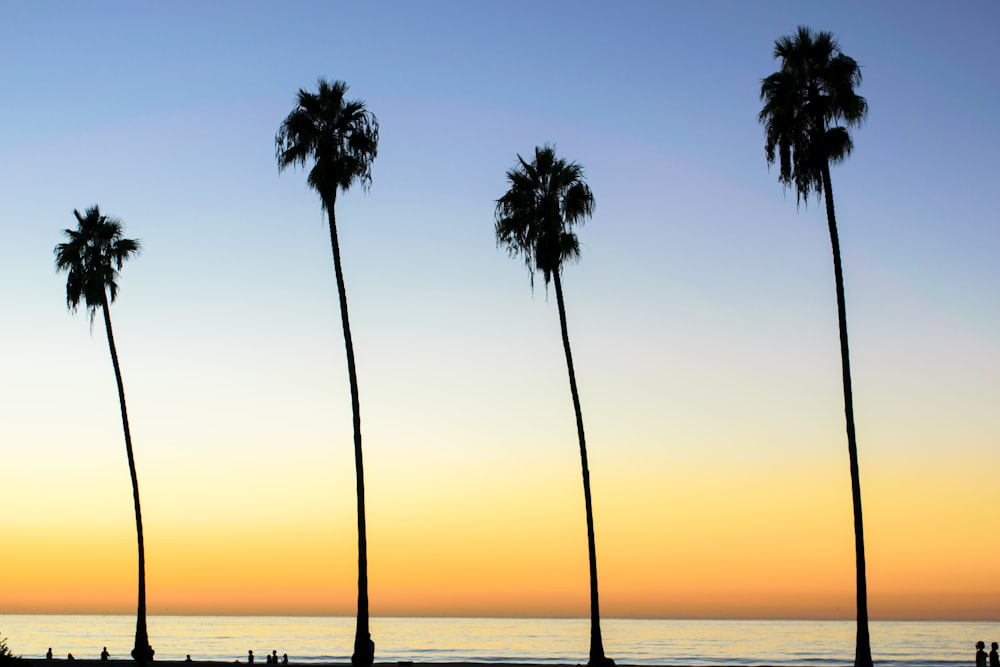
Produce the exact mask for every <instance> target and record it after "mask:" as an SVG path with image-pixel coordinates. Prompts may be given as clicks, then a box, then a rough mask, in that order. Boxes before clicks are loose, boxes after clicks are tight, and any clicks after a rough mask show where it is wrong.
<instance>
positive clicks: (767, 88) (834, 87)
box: [757, 26, 868, 201]
mask: <svg viewBox="0 0 1000 667" xmlns="http://www.w3.org/2000/svg"><path fill="white" fill-rule="evenodd" d="M774 57H775V59H780V60H781V69H780V70H778V71H777V72H775V73H774V74H771V75H770V76H768V77H767V78H766V79H764V80H763V81H762V82H761V86H760V99H761V101H762V102H763V103H764V106H763V108H762V109H761V111H760V114H758V116H757V120H758V121H759V122H760V123H761V124H763V125H764V128H765V133H766V137H767V142H766V144H765V151H766V152H767V163H768V165H771V164H774V162H775V161H777V162H778V164H779V167H780V169H781V172H780V174H779V177H778V178H779V180H780V181H781V183H782V184H783V185H785V186H786V187H791V186H793V185H794V186H795V190H796V198H797V199H798V200H799V201H802V200H804V199H807V198H808V197H809V194H810V193H811V192H813V191H815V192H816V194H817V196H818V195H820V194H821V193H822V192H823V167H824V165H829V164H830V163H831V162H832V163H839V162H842V161H843V160H844V159H845V158H847V156H849V155H850V154H851V150H852V149H853V148H854V144H853V142H852V141H851V135H850V133H849V132H848V131H847V127H858V126H860V125H861V124H862V123H863V122H864V120H865V117H866V115H867V114H868V103H867V102H866V101H865V98H864V97H862V96H860V95H858V94H857V93H856V92H855V90H854V89H855V88H856V87H857V86H858V85H859V84H860V83H861V67H860V66H859V65H858V63H857V62H855V60H854V59H853V58H849V57H848V56H845V55H844V54H843V53H841V52H840V46H839V45H838V44H837V41H836V40H835V39H834V37H833V35H832V34H831V33H829V32H816V33H814V32H812V31H811V30H810V29H809V28H808V27H805V26H799V29H798V32H797V33H796V34H794V35H786V36H784V37H781V38H779V39H777V40H775V43H774ZM840 122H843V123H844V124H845V125H847V127H843V126H840V125H838V124H837V123H840Z"/></svg>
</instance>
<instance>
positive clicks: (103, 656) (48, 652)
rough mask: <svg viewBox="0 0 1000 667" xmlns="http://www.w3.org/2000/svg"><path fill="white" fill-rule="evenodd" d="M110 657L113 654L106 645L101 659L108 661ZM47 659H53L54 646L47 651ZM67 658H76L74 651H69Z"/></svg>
mask: <svg viewBox="0 0 1000 667" xmlns="http://www.w3.org/2000/svg"><path fill="white" fill-rule="evenodd" d="M110 657H111V654H110V653H108V647H107V646H105V647H104V649H103V650H102V651H101V660H105V661H106V660H107V659H108V658H110ZM45 659H46V660H51V659H52V647H51V646H50V647H49V650H48V651H46V652H45ZM66 659H67V660H76V658H74V657H73V654H72V653H67V654H66Z"/></svg>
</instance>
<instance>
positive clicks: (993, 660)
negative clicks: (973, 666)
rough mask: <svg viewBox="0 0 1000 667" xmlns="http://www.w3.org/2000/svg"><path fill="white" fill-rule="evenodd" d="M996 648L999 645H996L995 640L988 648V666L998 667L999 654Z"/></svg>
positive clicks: (999, 662)
mask: <svg viewBox="0 0 1000 667" xmlns="http://www.w3.org/2000/svg"><path fill="white" fill-rule="evenodd" d="M997 648H1000V647H998V646H997V643H996V642H993V644H992V646H991V650H990V667H1000V656H998V655H997Z"/></svg>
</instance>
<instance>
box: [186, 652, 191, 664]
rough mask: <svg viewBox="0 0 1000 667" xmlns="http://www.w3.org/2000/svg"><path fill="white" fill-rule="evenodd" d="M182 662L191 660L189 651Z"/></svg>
mask: <svg viewBox="0 0 1000 667" xmlns="http://www.w3.org/2000/svg"><path fill="white" fill-rule="evenodd" d="M184 662H191V654H190V653H188V654H187V657H186V658H184Z"/></svg>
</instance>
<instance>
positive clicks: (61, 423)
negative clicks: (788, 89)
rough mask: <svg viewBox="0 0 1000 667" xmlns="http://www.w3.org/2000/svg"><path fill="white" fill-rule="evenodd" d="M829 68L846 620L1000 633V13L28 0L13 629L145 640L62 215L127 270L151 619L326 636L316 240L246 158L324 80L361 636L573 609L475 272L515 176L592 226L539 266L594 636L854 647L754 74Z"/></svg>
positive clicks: (570, 541) (536, 432)
mask: <svg viewBox="0 0 1000 667" xmlns="http://www.w3.org/2000/svg"><path fill="white" fill-rule="evenodd" d="M800 24H805V25H808V26H811V27H812V28H814V29H817V30H828V31H832V32H833V33H834V34H835V36H836V37H837V38H838V39H839V41H840V43H841V46H842V47H843V50H844V52H845V53H847V54H848V55H850V56H852V57H854V58H855V59H857V60H858V61H859V62H860V63H861V65H862V67H863V74H864V82H863V84H862V86H861V88H860V92H861V93H862V94H863V95H865V96H866V97H867V99H868V102H869V105H870V116H869V120H868V123H867V124H866V125H865V126H864V127H863V128H861V129H860V130H858V131H856V132H855V134H854V138H855V152H854V155H853V157H852V158H851V159H850V160H849V161H848V162H847V163H846V164H844V165H841V166H837V167H835V168H834V170H833V187H834V191H835V195H836V199H835V201H836V204H837V212H838V220H839V223H840V233H841V243H842V250H843V258H844V265H845V272H846V291H847V307H848V318H849V326H850V335H851V353H852V362H853V374H854V396H855V406H856V411H857V423H858V440H859V449H860V459H861V481H862V490H863V494H864V502H865V506H864V509H865V521H866V524H865V528H866V531H867V547H868V565H869V567H868V576H869V585H870V609H871V613H872V615H873V617H875V618H931V619H966V618H967V619H978V620H1000V606H998V605H997V600H1000V559H998V557H997V554H998V553H1000V528H998V526H997V519H998V517H1000V493H998V483H1000V482H998V470H1000V421H998V419H997V416H998V409H997V406H998V405H1000V306H998V304H1000V297H998V294H1000V262H998V261H997V257H998V251H1000V225H998V222H1000V214H998V211H1000V187H998V185H997V176H998V173H1000V170H998V167H997V160H996V156H997V155H998V154H1000V130H998V125H997V122H996V121H997V118H1000V80H998V75H997V69H996V62H997V55H996V46H995V44H996V40H995V32H996V27H997V26H998V25H1000V5H998V4H997V3H996V2H993V1H986V0H984V1H982V2H962V3H930V4H929V5H928V6H923V5H921V6H920V8H918V7H917V6H916V5H914V4H913V3H910V2H879V3H869V2H854V1H847V2H838V3H816V2H814V3H803V2H753V3H751V2H700V1H693V0H692V1H691V2H673V1H669V2H667V1H665V2H615V3H611V2H606V3H597V2H556V1H553V2H544V3H535V2H520V1H518V2H503V3H500V2H489V3H487V2H474V3H460V2H443V3H437V2H413V3H411V2H402V1H400V2H372V3H340V2H294V1H292V2H282V3H275V2H213V3H202V2H197V3H196V2H171V3H159V4H154V3H134V2H93V3H79V2H70V1H52V2H32V1H29V0H14V1H10V2H4V3H3V5H2V8H0V62H3V63H4V64H3V68H2V77H0V78H2V82H3V92H2V99H3V103H2V105H0V128H2V130H0V155H2V159H0V200H2V202H3V207H2V209H0V298H2V301H3V303H4V305H5V312H6V317H5V318H4V324H3V343H4V344H3V345H2V346H0V369H2V370H0V376H2V378H3V380H2V382H0V461H2V467H0V470H2V476H3V480H2V483H0V508H2V511H0V534H2V535H3V550H2V555H0V570H2V572H3V575H2V578H3V582H4V583H3V596H2V598H0V613H22V612H50V611H51V612H61V611H122V612H129V611H131V610H134V600H135V548H134V543H135V535H134V524H133V517H132V502H131V493H130V486H129V479H128V470H127V465H126V460H125V453H124V446H123V440H122V434H121V423H120V418H119V412H118V406H117V398H116V394H115V384H114V377H113V373H112V368H111V362H110V359H109V355H108V351H107V344H106V340H105V336H104V331H103V327H101V323H100V321H98V322H97V323H96V326H94V328H93V331H91V330H90V327H89V324H88V320H87V317H86V315H85V314H82V313H80V314H77V315H76V316H70V315H69V313H68V312H67V310H66V308H65V301H64V289H65V278H64V276H61V275H58V274H56V273H55V271H54V269H53V256H52V248H53V246H55V244H56V243H58V242H60V241H61V240H62V237H61V234H60V230H61V229H63V228H66V227H71V226H73V225H75V220H74V218H73V214H72V211H73V209H74V208H79V209H81V210H82V209H83V208H85V207H87V206H90V205H93V204H95V203H97V204H99V205H100V206H101V208H102V210H103V211H104V212H106V213H108V214H111V215H115V216H118V217H120V218H121V219H122V220H123V221H124V223H125V227H126V233H127V234H128V235H129V236H132V237H137V238H140V239H141V240H142V242H143V246H144V252H143V254H142V256H141V257H139V258H138V259H136V260H135V261H133V262H132V263H130V264H129V265H127V266H126V267H125V269H124V270H123V272H122V278H121V290H120V293H119V299H118V301H117V302H116V303H115V304H114V305H113V307H112V318H113V320H114V323H115V327H116V332H115V333H116V338H117V343H118V350H119V354H120V358H121V362H122V367H123V372H124V379H125V387H126V393H127V398H128V406H129V411H130V418H131V426H132V433H133V438H134V444H135V455H136V460H137V466H138V472H139V479H140V489H141V493H142V501H143V518H144V522H145V527H146V539H147V561H148V593H149V608H150V611H151V612H152V613H186V612H206V613H228V612H237V613H250V612H256V613H266V614H278V613H330V614H340V613H347V614H350V613H352V612H353V609H354V603H355V597H354V596H355V585H356V570H355V562H356V561H355V550H356V534H355V523H354V521H355V518H354V512H355V501H354V482H353V475H354V467H353V451H352V442H351V415H350V400H349V393H348V385H347V377H346V369H345V361H344V351H343V340H342V336H341V332H340V323H339V312H338V310H337V303H336V290H335V282H334V276H333V263H332V261H331V257H330V248H329V240H328V234H327V229H326V226H325V219H324V216H323V214H322V212H321V210H320V205H319V200H318V198H317V196H316V195H315V193H313V192H312V191H310V190H309V189H308V188H307V187H306V185H305V177H304V174H303V173H302V172H301V171H298V172H292V171H289V172H286V173H283V174H281V175H280V177H279V175H278V171H277V167H276V164H275V160H274V133H275V131H276V130H277V128H278V125H279V123H280V122H281V120H282V119H283V118H284V116H285V115H286V114H287V113H288V112H289V111H290V110H291V109H292V107H293V104H294V100H295V94H296V91H297V90H298V89H299V88H300V87H306V88H313V87H314V84H315V81H316V79H317V77H319V76H325V77H327V78H329V79H331V80H334V79H342V80H344V81H346V82H347V83H348V84H349V85H350V86H351V94H352V95H354V96H356V97H359V98H361V99H364V100H365V101H366V103H367V105H368V108H369V109H370V110H371V111H372V112H374V113H375V114H376V115H377V117H378V119H379V122H380V124H381V142H380V146H379V155H378V159H377V161H376V162H375V165H374V170H373V185H372V187H371V190H370V192H368V193H367V194H366V193H364V192H363V191H361V190H360V189H357V190H352V191H351V192H349V193H348V194H347V195H345V196H342V197H341V198H340V199H339V200H338V208H337V213H338V221H339V222H340V233H341V245H342V250H343V257H344V263H345V272H346V279H347V289H348V297H349V301H350V307H351V317H352V324H353V331H354V338H355V344H356V352H357V361H358V367H359V373H360V389H361V408H362V420H363V433H364V446H365V456H366V460H365V465H366V473H367V479H366V481H367V489H368V503H369V504H368V510H369V513H368V518H369V530H370V533H369V538H370V544H369V547H370V552H369V555H370V575H371V607H372V613H373V614H375V615H395V614H414V615H423V614H426V615H442V614H459V615H464V614H469V615H567V616H580V615H585V614H586V613H587V601H588V598H587V594H588V591H587V574H586V567H587V559H586V531H585V524H584V513H583V494H582V491H581V488H580V472H579V470H580V465H579V453H578V447H577V441H576V433H575V427H574V423H573V414H572V405H571V401H570V396H569V391H568V387H567V381H566V370H565V360H564V358H563V354H562V349H561V343H560V339H559V325H558V315H557V312H556V307H555V303H554V299H549V298H547V295H546V292H545V290H544V289H543V288H542V287H541V286H538V287H536V288H535V290H534V293H532V290H531V286H530V283H529V277H528V274H527V272H526V271H525V270H524V267H523V265H522V264H521V263H520V262H519V261H514V260H511V259H508V258H507V257H506V255H505V254H504V253H503V252H502V251H499V250H497V248H496V247H495V239H494V235H493V207H494V202H495V200H496V199H497V198H498V197H499V196H500V195H502V194H503V192H504V189H505V178H504V174H505V171H506V170H507V169H508V168H509V167H511V166H512V165H513V164H514V162H515V159H516V155H517V154H518V153H521V154H529V153H531V151H532V150H533V149H534V147H535V146H537V145H540V144H544V143H546V142H551V143H555V144H556V145H557V146H558V151H559V153H560V154H561V155H562V156H564V157H566V158H568V159H571V160H576V161H578V162H580V163H581V164H582V165H583V166H584V169H585V174H586V177H587V179H588V181H589V183H590V185H591V187H592V189H593V191H594V194H595V198H596V203H597V206H596V211H595V215H594V217H593V220H592V221H591V222H590V223H588V225H587V226H586V227H584V228H583V229H582V230H581V233H580V239H581V243H582V250H583V257H582V261H581V262H580V263H579V264H577V265H573V266H570V267H568V268H567V269H566V270H565V273H564V285H565V291H566V299H567V309H568V319H569V330H570V336H571V339H572V343H573V352H574V358H575V362H576V370H577V376H578V380H579V383H580V390H581V399H582V404H583V411H584V420H585V424H586V428H587V436H588V446H589V452H590V457H591V473H592V483H593V490H594V503H595V515H596V525H597V540H598V556H599V568H600V582H601V594H602V611H603V613H604V614H605V615H606V616H624V617H631V616H643V617H660V616H664V617H823V618H853V614H854V608H853V604H854V602H853V600H854V574H853V572H854V560H853V533H852V524H851V502H850V477H849V471H848V459H847V446H846V437H845V432H844V417H843V398H842V389H841V380H840V360H839V348H838V342H837V340H838V339H837V320H836V302H835V294H834V285H833V268H832V262H831V258H830V242H829V236H828V233H827V229H826V222H825V216H824V211H823V207H822V204H821V202H818V201H817V200H815V199H813V200H810V201H809V202H808V203H807V205H802V206H798V207H797V206H796V201H795V196H794V193H793V192H784V191H783V190H782V188H781V186H780V184H779V183H778V181H777V174H776V170H775V169H772V170H770V171H769V170H768V168H767V165H766V163H765V159H764V150H763V144H764V137H763V132H762V129H761V127H760V126H759V125H758V123H757V121H756V114H757V112H758V111H759V100H758V95H759V86H760V80H761V78H762V77H764V76H766V75H767V74H769V73H771V72H772V71H774V70H775V69H776V68H777V66H778V65H777V63H776V62H775V61H773V60H772V58H771V50H772V46H773V42H774V40H775V39H776V38H777V37H779V36H781V35H785V34H790V33H792V32H793V31H794V30H795V29H796V26H798V25H800Z"/></svg>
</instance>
